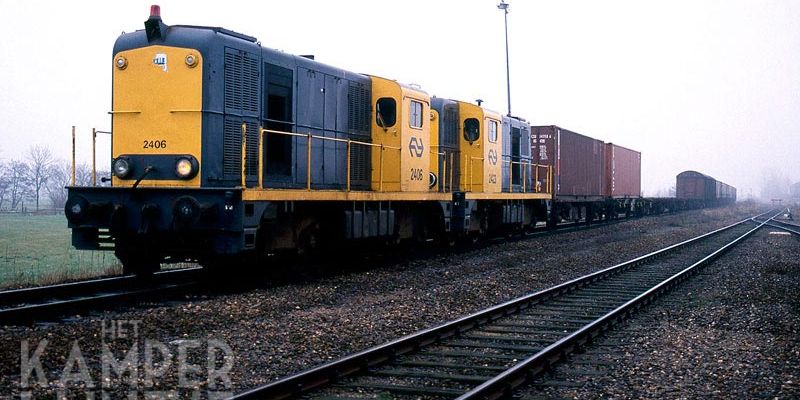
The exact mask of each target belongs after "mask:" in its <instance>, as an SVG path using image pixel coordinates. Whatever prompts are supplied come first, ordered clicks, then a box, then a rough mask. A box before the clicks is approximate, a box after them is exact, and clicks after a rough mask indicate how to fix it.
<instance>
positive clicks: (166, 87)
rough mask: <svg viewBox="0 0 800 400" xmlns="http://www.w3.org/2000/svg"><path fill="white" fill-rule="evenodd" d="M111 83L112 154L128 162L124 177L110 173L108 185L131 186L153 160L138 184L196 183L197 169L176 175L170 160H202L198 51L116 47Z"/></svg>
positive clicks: (190, 184)
mask: <svg viewBox="0 0 800 400" xmlns="http://www.w3.org/2000/svg"><path fill="white" fill-rule="evenodd" d="M113 85H114V87H113V110H112V114H113V121H112V132H113V137H112V157H113V158H114V159H117V158H118V157H121V156H124V157H126V158H127V159H129V160H130V162H131V164H132V168H133V169H132V171H131V174H130V176H126V177H125V178H124V179H121V178H119V177H118V176H116V175H114V176H113V181H112V183H113V185H114V186H120V187H125V186H132V185H133V184H134V182H136V180H137V179H139V177H141V175H142V174H143V173H144V170H145V168H147V167H148V165H149V166H151V167H154V165H151V164H156V163H157V164H158V167H157V169H156V168H155V167H154V168H151V169H153V171H152V172H151V173H148V175H147V176H145V178H144V179H142V180H141V182H140V184H139V186H148V187H198V186H200V181H201V179H200V177H201V174H200V171H199V170H198V171H195V173H194V174H193V177H191V178H189V179H180V178H178V176H177V175H176V174H175V170H174V169H175V166H174V164H172V163H174V161H173V160H175V159H177V158H179V157H180V156H187V155H188V156H192V157H194V159H196V161H197V168H198V169H199V168H200V166H201V165H202V163H201V139H202V135H201V129H202V112H201V111H202V98H203V97H202V94H203V59H202V55H201V54H200V52H199V51H197V50H194V49H187V48H178V47H167V46H148V47H143V48H138V49H133V50H127V51H122V52H120V53H118V54H116V55H115V56H114V74H113ZM172 156H174V157H172ZM153 160H155V161H153Z"/></svg>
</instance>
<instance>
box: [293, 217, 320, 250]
mask: <svg viewBox="0 0 800 400" xmlns="http://www.w3.org/2000/svg"><path fill="white" fill-rule="evenodd" d="M321 249H322V232H321V230H320V229H319V226H318V225H316V224H312V225H309V226H307V227H305V228H303V230H302V231H301V232H300V236H299V237H298V238H297V254H298V255H300V256H301V257H314V256H316V255H318V254H319V253H320V250H321Z"/></svg>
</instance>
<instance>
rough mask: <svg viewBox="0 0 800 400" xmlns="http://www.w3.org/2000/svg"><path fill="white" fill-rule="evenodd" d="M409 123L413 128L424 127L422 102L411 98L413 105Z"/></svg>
mask: <svg viewBox="0 0 800 400" xmlns="http://www.w3.org/2000/svg"><path fill="white" fill-rule="evenodd" d="M408 120H409V125H411V127H412V128H422V103H420V102H418V101H414V100H411V107H409V110H408Z"/></svg>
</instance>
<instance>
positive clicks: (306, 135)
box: [258, 127, 402, 192]
mask: <svg viewBox="0 0 800 400" xmlns="http://www.w3.org/2000/svg"><path fill="white" fill-rule="evenodd" d="M258 131H259V134H258V143H259V157H258V161H259V167H258V168H259V180H258V186H259V187H260V188H263V187H264V179H263V166H264V164H265V160H264V158H265V156H264V152H263V145H262V143H263V136H264V135H266V134H268V133H271V134H276V135H284V136H292V137H304V138H306V190H309V191H310V190H311V140H312V139H318V140H327V141H331V142H338V143H346V144H347V167H346V169H347V172H346V173H347V178H346V184H345V191H348V192H349V191H350V189H351V178H350V171H351V168H352V167H351V158H352V157H351V156H352V145H354V144H355V145H359V146H367V147H378V148H380V149H381V152H380V161H379V164H380V165H379V167H378V169H379V174H378V176H379V179H378V191H380V192H382V191H383V152H384V151H385V150H397V151H398V152H400V151H402V147H397V146H389V145H385V144H382V143H370V142H362V141H360V140H352V139H341V138H332V137H326V136H320V135H314V134H312V133H311V132H306V133H300V132H286V131H278V130H273V129H266V128H263V127H259V128H258Z"/></svg>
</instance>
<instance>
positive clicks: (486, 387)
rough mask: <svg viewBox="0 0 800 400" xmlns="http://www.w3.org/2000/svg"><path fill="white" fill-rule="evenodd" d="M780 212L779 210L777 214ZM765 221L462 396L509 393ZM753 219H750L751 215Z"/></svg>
mask: <svg viewBox="0 0 800 400" xmlns="http://www.w3.org/2000/svg"><path fill="white" fill-rule="evenodd" d="M776 215H777V214H776ZM774 217H775V216H773V217H771V218H769V219H768V220H767V221H765V222H761V223H760V224H759V225H758V226H756V227H755V228H753V229H750V230H749V231H747V232H746V233H744V234H743V235H741V236H739V237H737V238H736V239H734V240H733V241H731V242H729V243H727V244H726V245H724V246H723V247H721V248H719V249H718V250H716V251H714V252H713V253H711V254H709V255H707V256H705V257H704V258H703V259H701V260H699V261H697V262H695V263H694V264H692V265H691V266H689V267H686V268H685V269H683V270H682V271H680V272H678V273H677V274H675V275H673V276H672V277H670V278H668V279H667V280H665V281H663V282H661V283H659V284H657V285H655V286H653V287H652V288H650V289H649V290H647V291H646V292H644V293H642V294H640V295H638V296H636V297H635V298H633V299H631V300H629V301H628V302H626V303H625V304H623V305H621V306H619V307H617V308H616V309H614V310H613V311H610V312H608V313H607V314H605V315H604V316H602V317H600V318H598V319H596V320H595V321H593V322H591V323H589V324H587V325H585V326H584V327H582V328H580V329H579V330H577V331H575V332H573V333H572V334H570V335H568V336H566V337H564V338H562V339H561V340H559V341H557V342H555V343H553V344H551V345H550V346H548V347H546V348H544V349H543V350H541V351H540V352H538V353H536V354H535V355H533V356H531V357H530V358H528V359H526V360H524V361H522V362H520V363H518V364H517V365H515V366H513V367H511V368H510V369H508V370H506V371H505V372H503V373H501V374H499V375H497V376H496V377H494V378H492V379H491V380H489V381H486V382H484V383H483V384H481V385H479V386H477V387H475V388H474V389H472V390H471V391H469V392H467V393H465V394H463V395H462V396H459V397H458V400H467V399H470V400H472V399H497V398H500V397H504V396H508V395H510V394H511V392H512V391H513V390H514V388H516V387H517V386H519V385H521V384H522V383H524V382H526V381H527V380H528V379H529V378H530V377H531V376H534V375H537V374H539V373H541V372H544V371H546V370H547V369H549V368H550V365H552V364H553V363H555V362H557V361H559V360H560V359H562V358H564V357H565V356H566V355H567V354H569V353H570V352H572V351H574V350H576V349H578V348H580V346H582V345H584V344H587V343H591V340H592V339H593V338H594V337H597V336H599V335H600V334H601V333H602V332H603V331H605V330H607V329H609V328H610V327H611V326H613V325H615V324H617V323H619V322H622V321H623V320H624V319H625V318H626V317H628V316H630V315H631V314H632V313H633V312H634V311H635V310H637V309H639V308H640V307H642V306H643V305H646V304H648V303H650V302H651V301H653V300H654V299H655V298H656V297H657V296H658V295H661V294H663V293H665V292H667V291H669V290H671V289H672V288H674V287H675V286H677V285H678V284H679V283H681V282H683V281H685V280H686V279H688V278H689V277H690V276H691V274H692V273H694V272H696V271H698V270H699V269H700V267H702V266H705V265H707V264H708V263H710V262H711V261H713V260H715V259H717V258H718V257H719V256H720V255H722V254H723V253H725V252H726V251H728V250H730V248H732V247H733V246H735V245H736V244H738V243H739V242H740V241H742V240H744V239H745V238H747V237H748V236H750V235H752V234H753V233H754V232H756V231H757V230H759V229H761V228H762V227H763V226H764V225H766V224H767V223H768V222H769V221H770V220H772V218H774ZM748 220H749V219H748Z"/></svg>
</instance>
